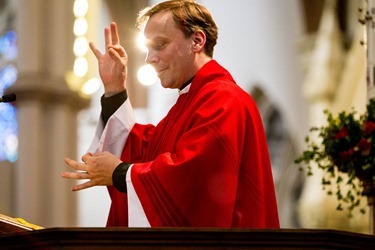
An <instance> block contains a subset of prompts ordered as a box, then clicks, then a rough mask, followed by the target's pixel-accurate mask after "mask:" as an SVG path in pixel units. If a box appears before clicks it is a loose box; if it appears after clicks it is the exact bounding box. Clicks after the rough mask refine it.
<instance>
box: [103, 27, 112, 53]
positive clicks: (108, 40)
mask: <svg viewBox="0 0 375 250" xmlns="http://www.w3.org/2000/svg"><path fill="white" fill-rule="evenodd" d="M104 40H105V50H106V51H107V50H108V46H109V45H111V42H112V36H111V31H110V29H109V28H105V29H104Z"/></svg>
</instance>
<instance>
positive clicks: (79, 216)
mask: <svg viewBox="0 0 375 250" xmlns="http://www.w3.org/2000/svg"><path fill="white" fill-rule="evenodd" d="M158 2H160V1H157V0H127V1H122V0H69V1H50V0H32V1H29V0H0V94H1V95H4V94H6V93H10V92H13V93H15V94H16V95H17V100H16V101H15V102H12V103H0V133H1V135H0V178H1V181H0V214H5V215H8V216H11V217H17V218H18V217H20V218H23V219H25V220H26V221H29V222H31V223H34V224H36V225H40V226H42V227H45V228H49V227H104V226H105V224H106V218H107V214H108V209H109V204H110V200H109V196H108V194H107V191H106V188H105V187H94V188H91V189H88V190H84V191H80V192H72V191H71V190H70V187H71V186H72V185H73V184H74V183H73V181H67V180H65V179H63V178H61V177H60V173H61V172H63V171H66V170H68V166H66V165H65V163H64V160H63V159H64V157H66V156H69V157H71V158H73V159H77V160H80V157H81V156H82V155H83V154H84V153H85V152H86V151H85V150H86V149H87V148H88V145H89V144H90V142H91V139H92V137H93V134H94V132H95V126H96V123H97V121H98V119H99V117H100V97H101V95H102V94H103V89H102V86H101V83H100V77H99V74H98V69H97V61H96V58H95V57H94V55H93V53H92V52H91V51H90V49H89V48H88V42H89V41H94V42H95V43H96V44H97V45H98V47H99V48H103V46H104V41H103V30H104V27H106V26H108V24H109V22H110V21H116V22H117V24H118V26H119V35H120V38H121V44H122V45H123V46H124V47H125V49H126V51H127V53H128V56H129V65H128V67H129V80H128V93H129V98H130V99H131V102H132V104H133V107H135V112H136V119H137V121H138V122H142V123H157V122H158V121H159V120H160V119H161V118H162V117H163V116H164V115H165V114H166V112H167V111H168V109H169V108H170V106H172V105H173V103H174V101H175V100H176V98H177V96H178V93H177V92H176V91H175V90H169V89H163V88H162V87H161V86H160V83H159V82H158V80H157V79H155V77H154V78H153V75H152V72H151V73H150V72H149V71H147V70H149V69H148V68H147V67H144V66H145V61H144V57H145V52H144V51H142V49H141V48H140V47H139V46H138V45H137V41H138V40H139V32H138V30H137V28H136V26H135V19H136V17H137V13H138V12H139V11H140V10H141V9H143V8H144V7H146V6H148V5H151V4H155V3H158ZM197 2H199V3H201V4H203V5H204V6H206V7H207V8H208V9H209V10H210V11H211V13H212V15H213V17H214V19H215V21H216V23H217V25H218V27H219V39H218V44H217V46H216V47H215V53H214V59H215V60H217V61H219V62H220V63H221V64H222V65H224V66H225V67H226V68H227V69H228V70H229V71H230V72H231V73H232V75H233V77H234V79H235V80H236V82H237V83H238V84H239V85H240V86H241V87H242V88H243V89H244V90H246V91H247V92H248V93H249V94H250V95H251V96H252V97H253V99H254V100H255V101H256V103H257V105H258V107H259V110H260V112H261V115H262V118H263V122H264V125H265V130H266V135H267V140H268V146H269V151H270V156H271V162H272V170H273V178H274V182H275V188H276V195H277V202H278V209H279V217H280V224H281V228H314V229H337V230H344V231H351V232H356V233H365V234H366V233H369V213H370V210H369V207H368V205H367V201H366V199H365V198H363V200H362V202H361V205H360V206H361V208H363V209H364V210H365V213H364V214H362V213H360V212H358V211H357V210H355V211H354V212H353V216H352V217H349V216H348V214H347V213H346V211H345V210H344V211H337V210H336V207H337V200H336V199H335V197H332V196H327V194H326V193H325V191H323V190H322V187H321V177H320V175H319V172H317V173H316V174H314V175H313V176H306V173H304V172H301V171H300V170H299V166H298V165H297V164H296V163H295V162H294V160H295V159H296V158H297V157H298V155H299V154H300V153H301V152H302V151H303V150H304V148H305V146H306V144H305V137H306V135H307V134H308V133H309V128H310V127H312V126H318V125H321V124H324V122H325V116H324V114H323V110H325V109H329V110H330V111H331V112H333V113H334V114H337V113H339V112H341V111H343V110H350V109H352V108H355V109H356V110H358V111H359V112H363V111H364V110H365V108H366V103H367V102H368V100H369V98H371V97H372V96H373V94H372V87H373V86H372V85H371V83H370V84H369V79H368V75H367V74H368V56H367V53H368V51H369V48H370V47H371V46H369V45H368V44H367V43H366V41H369V40H366V39H367V38H369V36H368V32H369V31H368V27H367V26H368V25H370V26H371V24H368V23H366V21H363V20H362V18H363V16H364V13H363V12H364V10H363V8H365V7H366V3H368V2H372V1H371V0H368V1H366V0H358V1H350V0H314V1H309V0H289V1H279V0H267V1H257V0H232V1H217V0H198V1H197ZM373 28H374V22H373V21H372V29H373ZM370 29H371V28H370ZM369 43H372V44H373V43H374V40H370V41H369ZM366 45H367V46H366ZM142 70H143V71H142ZM143 76H145V79H143V78H142V77H143Z"/></svg>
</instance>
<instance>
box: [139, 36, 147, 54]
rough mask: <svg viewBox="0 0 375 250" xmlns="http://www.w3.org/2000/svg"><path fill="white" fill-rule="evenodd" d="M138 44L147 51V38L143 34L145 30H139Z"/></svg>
mask: <svg viewBox="0 0 375 250" xmlns="http://www.w3.org/2000/svg"><path fill="white" fill-rule="evenodd" d="M137 45H138V47H139V48H140V49H141V50H142V51H143V52H147V47H146V38H145V36H144V35H143V32H139V33H138V36H137Z"/></svg>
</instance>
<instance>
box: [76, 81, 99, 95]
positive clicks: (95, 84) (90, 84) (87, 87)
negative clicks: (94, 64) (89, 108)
mask: <svg viewBox="0 0 375 250" xmlns="http://www.w3.org/2000/svg"><path fill="white" fill-rule="evenodd" d="M99 88H100V81H99V79H98V78H96V77H93V78H91V79H90V80H88V81H87V82H85V83H84V84H83V86H82V89H81V91H82V93H83V94H85V95H92V94H94V93H95V92H96V91H97V90H98V89H99Z"/></svg>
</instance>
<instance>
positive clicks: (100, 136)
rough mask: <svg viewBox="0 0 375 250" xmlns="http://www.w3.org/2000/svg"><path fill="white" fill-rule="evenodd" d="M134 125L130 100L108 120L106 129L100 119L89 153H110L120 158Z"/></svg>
mask: <svg viewBox="0 0 375 250" xmlns="http://www.w3.org/2000/svg"><path fill="white" fill-rule="evenodd" d="M134 123H135V120H134V112H133V108H132V106H131V103H130V100H129V99H127V100H126V101H125V102H124V103H123V104H122V105H121V106H120V107H119V108H118V109H117V110H116V112H115V113H114V114H113V115H112V116H111V117H110V118H109V119H108V122H107V125H106V126H105V127H104V123H103V121H102V119H101V118H100V119H99V122H98V125H97V127H96V132H95V135H94V138H93V140H92V142H91V145H90V147H89V149H88V152H91V153H98V152H103V151H109V152H111V153H112V154H114V155H116V156H117V157H120V156H121V153H122V150H123V148H124V145H125V142H126V140H127V139H128V136H129V133H130V131H131V130H132V128H133V126H134Z"/></svg>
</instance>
